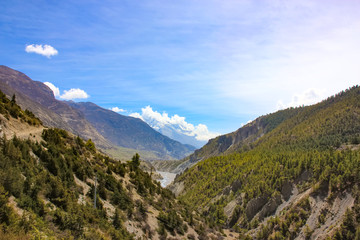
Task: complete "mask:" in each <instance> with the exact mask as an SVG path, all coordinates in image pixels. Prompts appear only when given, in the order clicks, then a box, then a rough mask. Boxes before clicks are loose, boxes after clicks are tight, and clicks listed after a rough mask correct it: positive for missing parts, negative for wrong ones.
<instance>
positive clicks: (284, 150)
mask: <svg viewBox="0 0 360 240" xmlns="http://www.w3.org/2000/svg"><path fill="white" fill-rule="evenodd" d="M264 121H265V122H264ZM260 122H262V125H261V126H260V127H259V125H258V124H259V123H260ZM246 129H247V130H249V131H247V130H246ZM250 130H252V131H250ZM240 132H242V133H243V135H242V137H240V139H242V140H241V141H238V142H237V144H235V145H234V142H232V141H226V140H227V139H231V140H232V139H235V138H234V136H235V135H236V134H235V133H240ZM235 133H232V134H230V135H229V134H228V135H225V136H220V137H218V138H217V140H216V139H215V141H214V140H213V141H212V142H209V143H208V145H207V146H205V150H206V148H208V149H210V150H211V151H210V150H209V151H208V152H206V151H203V152H202V149H200V150H198V154H199V153H205V154H203V155H201V154H200V155H199V156H204V157H205V159H202V160H201V161H198V162H197V163H196V164H195V165H193V166H192V167H189V168H188V169H187V170H185V171H184V172H183V173H182V174H180V175H178V176H177V177H176V178H175V181H174V183H173V184H172V185H170V186H169V189H171V190H172V191H173V192H174V193H175V194H176V195H177V196H178V198H179V200H181V201H185V202H187V203H189V204H190V205H191V206H193V207H194V208H195V209H197V210H198V211H200V212H202V213H203V214H204V215H206V216H209V217H210V218H211V219H213V220H212V221H213V223H214V224H220V225H222V226H228V227H232V228H234V229H237V231H238V232H241V233H243V235H242V238H243V239H247V238H248V239H254V238H255V239H282V238H285V239H295V238H297V239H303V238H309V239H310V238H311V239H312V238H315V237H320V236H321V237H320V238H319V239H325V237H326V236H327V235H329V236H332V237H333V238H335V239H353V238H355V235H357V236H359V234H360V221H358V220H356V219H359V217H360V191H359V189H360V186H359V182H360V179H359V177H360V174H359V173H360V87H359V86H354V87H352V88H349V89H346V90H345V91H342V92H340V93H338V94H336V95H334V96H332V97H329V98H328V99H326V100H323V101H322V102H320V103H318V104H314V105H311V106H307V107H299V108H291V109H286V110H282V111H279V112H276V113H273V114H268V115H265V116H262V117H260V118H258V119H256V120H255V121H253V122H252V123H250V124H248V125H246V126H244V127H243V128H242V130H238V131H236V132H235ZM246 133H251V134H249V135H247V134H246ZM224 139H225V140H224ZM220 140H221V141H220ZM211 144H214V145H213V146H212V145H211ZM210 147H211V148H210ZM216 151H217V152H216ZM209 153H210V154H213V153H216V154H214V155H212V156H210V154H209ZM195 154H196V153H195ZM195 154H194V155H195ZM206 154H209V155H206ZM207 156H209V157H208V158H206V157H207ZM347 208H348V209H347ZM344 219H348V220H344ZM346 236H351V237H346Z"/></svg>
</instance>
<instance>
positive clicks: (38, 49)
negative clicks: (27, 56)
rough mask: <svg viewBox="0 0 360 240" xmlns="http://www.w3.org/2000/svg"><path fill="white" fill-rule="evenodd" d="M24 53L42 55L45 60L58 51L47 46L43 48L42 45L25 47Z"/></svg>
mask: <svg viewBox="0 0 360 240" xmlns="http://www.w3.org/2000/svg"><path fill="white" fill-rule="evenodd" d="M25 51H26V52H27V53H36V54H39V55H43V56H45V57H47V58H50V57H51V56H55V55H57V54H58V51H57V50H56V49H55V48H54V47H52V46H50V45H47V44H45V45H44V46H43V45H42V44H31V45H26V47H25Z"/></svg>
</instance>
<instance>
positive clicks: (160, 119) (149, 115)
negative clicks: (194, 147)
mask: <svg viewBox="0 0 360 240" xmlns="http://www.w3.org/2000/svg"><path fill="white" fill-rule="evenodd" d="M130 116H132V117H136V118H140V119H142V120H143V121H144V122H146V123H148V124H149V125H150V126H151V127H152V128H154V129H156V130H161V129H164V128H171V129H172V130H173V131H176V132H177V133H179V134H183V135H186V136H191V137H194V138H195V139H196V140H198V141H208V140H209V139H211V138H214V137H216V136H218V135H219V133H214V132H210V131H209V129H208V128H207V126H206V125H205V124H198V125H196V126H194V125H193V124H191V123H188V122H187V121H186V119H185V117H181V116H179V115H177V114H175V115H173V116H170V117H169V115H168V114H167V113H166V112H163V113H159V112H158V111H154V110H153V109H152V108H151V107H150V106H146V107H145V108H142V109H141V113H132V114H130Z"/></svg>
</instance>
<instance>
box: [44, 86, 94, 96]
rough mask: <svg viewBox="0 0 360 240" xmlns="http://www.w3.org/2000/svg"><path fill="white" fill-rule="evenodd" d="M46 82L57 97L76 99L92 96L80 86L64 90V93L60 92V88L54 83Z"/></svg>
mask: <svg viewBox="0 0 360 240" xmlns="http://www.w3.org/2000/svg"><path fill="white" fill-rule="evenodd" d="M44 84H45V85H46V86H48V87H49V88H50V89H51V90H52V91H53V93H54V96H55V97H56V98H60V99H64V100H74V99H86V98H89V97H90V95H89V94H87V93H86V92H85V91H84V90H82V89H80V88H71V89H69V90H64V91H63V94H60V89H59V88H58V87H56V86H55V85H54V84H52V83H50V82H44Z"/></svg>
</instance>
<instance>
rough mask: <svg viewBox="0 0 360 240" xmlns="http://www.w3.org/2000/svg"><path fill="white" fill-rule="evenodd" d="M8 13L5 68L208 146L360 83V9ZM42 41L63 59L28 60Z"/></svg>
mask: <svg viewBox="0 0 360 240" xmlns="http://www.w3.org/2000/svg"><path fill="white" fill-rule="evenodd" d="M1 5H2V7H1V9H0V64H2V65H6V66H9V67H12V68H14V69H17V70H19V71H22V72H24V73H25V74H27V75H28V76H29V77H31V78H32V79H34V80H37V81H41V82H50V83H52V84H53V85H54V86H56V87H57V88H59V89H60V95H61V94H64V92H63V91H64V90H67V91H70V89H79V90H82V91H83V92H85V94H86V95H84V94H83V95H82V96H83V97H84V96H85V97H86V96H87V98H83V99H75V100H76V101H91V102H94V103H96V104H98V105H100V106H102V107H105V108H113V107H118V108H119V109H123V110H125V111H124V112H122V114H125V115H130V114H131V115H133V116H138V117H143V119H145V115H146V117H151V116H154V117H153V118H152V119H153V120H154V119H155V120H157V121H159V122H168V123H169V124H179V123H181V122H182V125H181V126H182V128H183V127H184V126H185V127H189V128H188V129H187V130H188V131H198V134H199V136H200V135H201V134H202V138H203V139H202V140H204V139H205V138H206V136H214V135H215V134H216V133H228V132H231V131H234V130H236V129H238V128H239V127H240V126H241V125H242V124H244V123H246V122H247V121H248V120H252V119H255V118H256V117H258V116H260V115H263V114H267V113H270V112H273V111H276V110H278V109H280V108H284V107H288V106H296V105H302V104H311V103H314V102H317V101H319V100H321V99H323V98H326V97H327V96H329V95H332V94H334V93H336V92H339V91H341V90H344V89H346V88H348V87H351V86H353V85H355V84H359V82H360V81H359V79H360V67H359V62H360V61H359V60H360V59H359V58H360V44H359V42H360V14H359V9H360V1H351V0H348V1H340V0H338V1H332V0H327V1H325V0H323V1H321V0H319V1H308V0H302V1H300V0H295V1H277V0H271V1H270V0H269V1H260V0H259V1H255V0H254V1H245V0H244V1H242V0H236V1H235V0H227V1H223V0H183V1H170V0H166V1H165V0H148V1H134V0H131V1H130V0H129V1H122V0H119V1H106V0H105V1H91V0H86V1H67V0H63V1H36V0H35V1H12V0H10V1H3V2H2V4H1ZM32 44H34V45H32ZM36 44H38V45H41V47H44V45H49V46H51V47H52V48H53V50H54V51H55V50H56V51H57V54H56V55H52V56H50V55H51V53H49V52H47V50H46V51H45V50H44V52H43V55H41V54H36V53H34V52H31V50H28V52H27V51H25V49H26V47H27V46H29V45H30V46H32V47H33V48H36ZM37 50H39V48H37ZM33 51H35V52H36V50H33ZM46 52H47V53H48V56H44V54H45V55H46ZM50 52H51V51H50ZM38 53H39V51H38ZM53 53H54V52H53ZM49 54H50V55H49ZM75 93H78V92H76V91H75ZM68 94H69V92H68ZM63 96H65V95H63ZM68 96H74V95H68ZM64 98H65V97H64ZM68 99H69V98H68ZM148 106H149V107H148ZM150 109H151V111H150ZM176 116H177V117H176ZM167 117H168V118H167ZM187 124H190V125H187ZM191 126H192V127H191ZM204 126H206V127H207V129H204ZM182 128H181V129H182ZM206 131H208V132H206ZM200 138H201V136H200Z"/></svg>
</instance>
